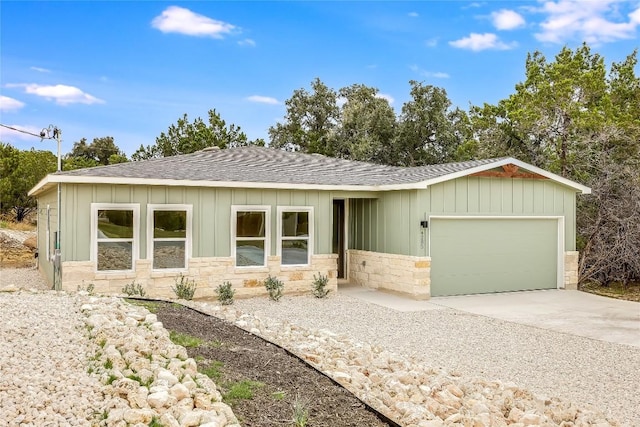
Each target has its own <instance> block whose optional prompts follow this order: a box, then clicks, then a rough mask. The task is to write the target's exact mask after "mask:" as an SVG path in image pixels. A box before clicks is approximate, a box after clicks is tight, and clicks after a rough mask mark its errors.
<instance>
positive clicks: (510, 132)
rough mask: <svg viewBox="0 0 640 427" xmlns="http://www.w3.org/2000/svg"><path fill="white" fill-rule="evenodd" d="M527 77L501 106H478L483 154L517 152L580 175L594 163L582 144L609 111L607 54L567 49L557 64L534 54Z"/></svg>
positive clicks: (474, 118)
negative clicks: (587, 155) (605, 57)
mask: <svg viewBox="0 0 640 427" xmlns="http://www.w3.org/2000/svg"><path fill="white" fill-rule="evenodd" d="M525 75H526V79H525V81H524V82H522V83H518V84H517V85H516V92H515V93H514V94H512V95H511V96H509V97H508V98H507V99H504V100H502V101H500V102H499V103H498V105H497V106H493V105H487V104H485V106H484V107H483V108H473V109H472V111H471V116H472V121H473V122H474V124H475V125H476V126H477V127H476V128H475V130H476V131H477V133H476V136H477V137H478V138H479V146H480V153H481V154H486V155H489V156H493V155H495V154H498V153H499V155H505V154H506V155H511V156H514V157H518V158H520V159H522V160H524V161H528V162H530V163H533V164H534V165H536V166H539V167H542V168H546V169H549V170H551V171H553V172H556V173H559V174H560V175H562V176H564V177H568V178H573V179H579V178H580V177H582V176H583V175H582V173H583V169H584V168H588V167H589V166H588V164H589V161H588V157H584V156H583V155H584V154H585V150H584V149H583V148H586V147H581V146H580V145H579V144H581V143H584V141H585V140H588V139H589V138H590V136H591V135H593V134H594V132H598V131H599V130H600V129H601V128H602V124H603V118H604V117H605V116H606V114H607V111H606V108H607V104H608V94H607V81H606V68H605V65H604V58H602V57H601V56H600V55H598V54H597V53H592V52H591V50H590V48H589V47H588V46H587V45H586V44H583V45H582V46H581V47H579V48H577V49H576V50H575V51H572V50H571V49H569V48H566V47H565V48H564V49H562V50H561V51H560V53H559V54H558V55H556V57H555V60H554V61H552V62H548V61H547V59H546V58H545V57H544V55H543V54H542V53H540V52H534V53H533V54H529V55H528V56H527V60H526V71H525ZM581 141H582V142H581Z"/></svg>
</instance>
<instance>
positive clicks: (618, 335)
mask: <svg viewBox="0 0 640 427" xmlns="http://www.w3.org/2000/svg"><path fill="white" fill-rule="evenodd" d="M429 304H434V305H438V306H444V307H450V308H454V309H457V310H462V311H466V312H469V313H475V314H480V315H482V316H487V317H494V318H497V319H502V320H507V321H510V322H516V323H522V324H525V325H531V326H536V327H539V328H543V329H550V330H553V331H559V332H565V333H568V334H573V335H578V336H583V337H588V338H594V339H597V340H602V341H609V342H614V343H618V344H627V345H631V346H635V347H640V303H637V302H632V301H624V300H617V299H614V298H607V297H601V296H598V295H593V294H588V293H585V292H580V291H565V290H546V291H528V292H509V293H501V294H483V295H465V296H456V297H435V298H431V299H430V300H429Z"/></svg>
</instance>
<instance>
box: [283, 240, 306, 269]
mask: <svg viewBox="0 0 640 427" xmlns="http://www.w3.org/2000/svg"><path fill="white" fill-rule="evenodd" d="M307 243H308V242H307V241H306V240H283V241H282V264H283V265H287V264H288V265H292V264H307V263H308V262H309V249H308V247H307Z"/></svg>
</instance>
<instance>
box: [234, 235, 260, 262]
mask: <svg viewBox="0 0 640 427" xmlns="http://www.w3.org/2000/svg"><path fill="white" fill-rule="evenodd" d="M236 265H237V266H239V267H247V266H255V265H264V240H244V241H240V242H239V241H236Z"/></svg>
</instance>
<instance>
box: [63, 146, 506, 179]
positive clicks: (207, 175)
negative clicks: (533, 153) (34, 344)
mask: <svg viewBox="0 0 640 427" xmlns="http://www.w3.org/2000/svg"><path fill="white" fill-rule="evenodd" d="M498 160H500V159H486V160H474V161H467V162H460V163H447V164H440V165H431V166H420V167H396V166H386V165H377V164H372V163H364V162H356V161H351V160H343V159H336V158H332V157H326V156H322V155H317V154H303V153H292V152H286V151H281V150H275V149H272V148H263V147H254V146H250V147H240V148H229V149H226V150H211V151H209V150H205V151H199V152H196V153H193V154H185V155H180V156H173V157H163V158H159V159H150V160H145V161H139V162H129V163H120V164H116V165H109V166H100V167H95V168H89V169H79V170H74V171H68V172H60V173H56V175H64V176H78V177H82V176H86V177H104V178H106V179H105V182H108V178H131V179H136V178H142V179H169V180H189V181H210V182H216V181H220V182H225V181H226V182H247V183H279V184H293V185H295V184H310V185H336V186H339V185H355V186H380V185H393V184H410V183H417V182H422V181H426V180H429V179H433V178H437V177H440V176H444V175H448V174H451V173H456V172H461V171H464V170H467V169H471V168H474V167H477V166H482V165H486V164H489V163H494V162H496V161H498Z"/></svg>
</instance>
